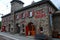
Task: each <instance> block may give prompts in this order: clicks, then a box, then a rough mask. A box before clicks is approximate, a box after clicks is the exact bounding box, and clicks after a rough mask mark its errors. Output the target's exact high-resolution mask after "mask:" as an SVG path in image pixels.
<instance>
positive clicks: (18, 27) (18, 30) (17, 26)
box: [16, 23, 20, 33]
mask: <svg viewBox="0 0 60 40" xmlns="http://www.w3.org/2000/svg"><path fill="white" fill-rule="evenodd" d="M16 28H17V29H16V30H17V33H20V26H19V24H18V23H17V24H16Z"/></svg>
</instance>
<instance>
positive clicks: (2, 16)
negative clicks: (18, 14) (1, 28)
mask: <svg viewBox="0 0 60 40" xmlns="http://www.w3.org/2000/svg"><path fill="white" fill-rule="evenodd" d="M9 15H11V13H9V14H7V15H4V16H2V18H4V17H7V16H9Z"/></svg>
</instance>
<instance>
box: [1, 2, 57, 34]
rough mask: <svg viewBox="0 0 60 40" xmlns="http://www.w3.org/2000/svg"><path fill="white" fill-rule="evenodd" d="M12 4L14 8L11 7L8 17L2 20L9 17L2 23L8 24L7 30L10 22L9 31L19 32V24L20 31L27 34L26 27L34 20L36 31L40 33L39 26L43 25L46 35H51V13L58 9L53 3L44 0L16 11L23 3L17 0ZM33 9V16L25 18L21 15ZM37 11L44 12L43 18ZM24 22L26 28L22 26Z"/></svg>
mask: <svg viewBox="0 0 60 40" xmlns="http://www.w3.org/2000/svg"><path fill="white" fill-rule="evenodd" d="M41 2H42V1H41ZM32 5H33V4H32ZM11 6H12V9H11V13H10V15H9V16H6V17H2V20H5V19H7V18H8V19H9V20H8V21H7V20H6V23H5V21H4V22H3V21H2V25H4V26H6V31H7V32H8V31H9V24H10V31H9V32H12V33H16V32H17V30H16V29H17V27H16V24H18V26H19V28H20V32H19V33H20V34H22V33H24V34H25V31H26V30H25V27H26V26H27V25H28V23H29V22H32V23H33V24H34V25H35V28H36V33H38V28H39V27H43V33H44V34H46V35H51V30H52V27H50V14H52V13H54V12H55V11H56V9H55V8H54V7H53V6H52V5H50V4H49V2H46V3H44V2H43V3H42V4H40V5H38V6H34V7H31V8H28V9H25V10H23V11H19V12H16V13H15V11H16V10H19V9H21V8H22V7H23V6H21V4H18V3H17V2H13V3H12V5H11ZM15 9H16V10H15ZM12 10H13V11H12ZM33 11H34V15H33V16H32V17H29V16H28V17H24V18H22V17H20V16H21V14H27V12H33ZM37 11H41V12H42V13H41V14H44V15H43V17H42V18H41V17H40V16H41V15H40V14H39V15H40V16H39V17H37V13H36V12H37ZM28 14H29V13H28ZM25 16H26V15H25ZM36 17H37V18H36ZM22 24H24V28H23V27H22ZM23 29H24V32H23Z"/></svg>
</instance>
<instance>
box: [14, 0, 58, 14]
mask: <svg viewBox="0 0 60 40" xmlns="http://www.w3.org/2000/svg"><path fill="white" fill-rule="evenodd" d="M44 3H49V4H50V5H51V6H52V7H53V8H55V9H56V10H58V9H57V7H56V6H55V5H54V4H53V3H52V2H51V1H49V0H46V1H39V2H36V3H33V4H31V5H29V6H26V7H23V8H21V9H20V10H18V11H16V12H15V13H17V12H20V11H23V10H26V9H29V8H32V7H35V6H39V5H42V4H44Z"/></svg>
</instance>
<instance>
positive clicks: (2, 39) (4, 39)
mask: <svg viewBox="0 0 60 40" xmlns="http://www.w3.org/2000/svg"><path fill="white" fill-rule="evenodd" d="M0 40H13V39H11V38H7V37H4V36H1V35H0Z"/></svg>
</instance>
